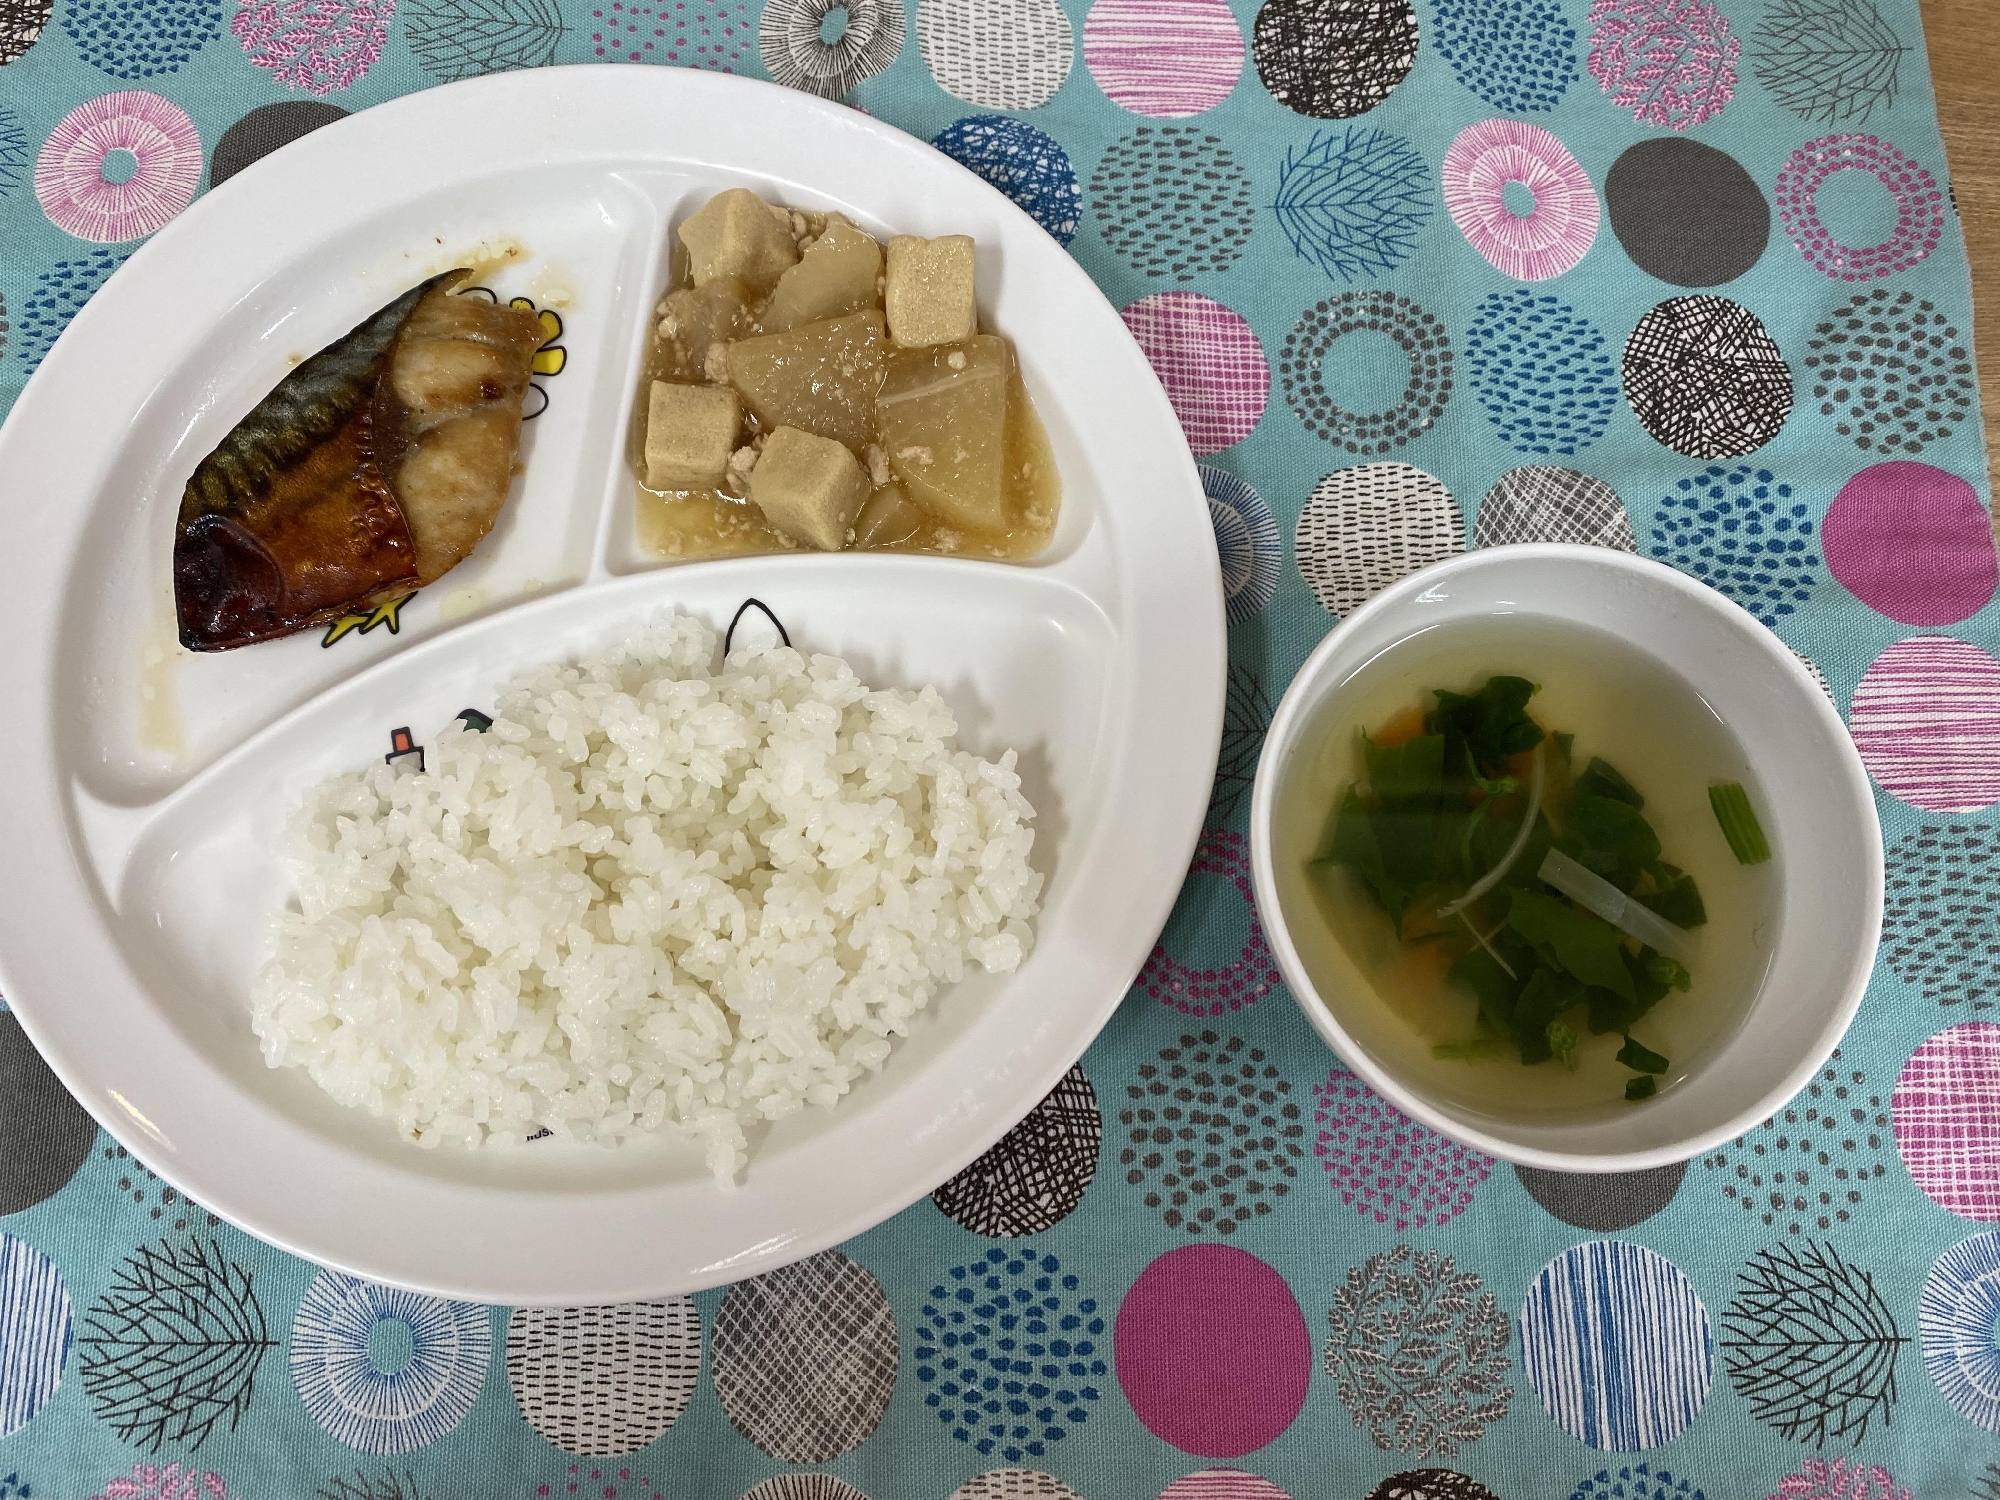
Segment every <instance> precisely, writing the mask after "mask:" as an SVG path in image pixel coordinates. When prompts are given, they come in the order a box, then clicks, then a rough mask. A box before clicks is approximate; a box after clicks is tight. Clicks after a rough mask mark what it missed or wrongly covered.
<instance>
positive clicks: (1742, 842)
mask: <svg viewBox="0 0 2000 1500" xmlns="http://www.w3.org/2000/svg"><path fill="white" fill-rule="evenodd" d="M1708 805H1709V806H1710V807H1712V808H1713V809H1714V810H1715V821H1716V822H1718V823H1720V824H1721V825H1722V836H1723V837H1724V838H1726V839H1728V840H1729V852H1730V853H1732V854H1734V855H1735V856H1736V862H1737V863H1738V864H1739V865H1761V864H1762V863H1764V861H1765V860H1767V859H1769V858H1770V857H1771V846H1770V844H1769V843H1767V842H1766V841H1765V839H1764V826H1763V824H1761V823H1759V822H1758V821H1757V814H1756V811H1755V810H1754V809H1753V808H1752V807H1751V806H1750V794H1749V793H1748V792H1746V791H1744V790H1743V783H1742V782H1740V781H1725V782H1721V783H1718V784H1717V785H1715V786H1712V787H1710V788H1709V789H1708Z"/></svg>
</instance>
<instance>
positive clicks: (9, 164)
mask: <svg viewBox="0 0 2000 1500" xmlns="http://www.w3.org/2000/svg"><path fill="white" fill-rule="evenodd" d="M30 154H31V153H30V152H29V150H28V132H27V131H25V130H23V129H22V128H21V122H20V121H19V120H17V119H15V118H14V112H13V111H12V110H10V109H5V108H0V198H4V197H6V196H7V195H8V194H9V193H11V192H12V191H13V190H14V189H15V188H17V187H19V186H20V185H21V183H22V180H23V179H24V178H26V177H27V175H28V158H29V156H30Z"/></svg>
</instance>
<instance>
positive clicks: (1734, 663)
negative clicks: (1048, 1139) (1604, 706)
mask: <svg viewBox="0 0 2000 1500" xmlns="http://www.w3.org/2000/svg"><path fill="white" fill-rule="evenodd" d="M1505 615H1516V616H1523V615H1524V616H1529V617H1539V618H1541V619H1544V620H1548V621H1551V622H1565V623H1572V624H1577V625H1582V626H1586V627H1593V628H1595V629H1596V630H1598V631H1601V632H1605V633H1608V634H1610V635H1612V636H1614V637H1617V638H1619V639H1620V640H1622V641H1623V642H1624V643H1625V644H1626V645H1627V646H1628V647H1630V648H1634V649H1636V650H1638V651H1640V652H1643V653H1645V654H1646V655H1648V656H1650V657H1652V658H1653V659H1654V660H1655V661H1657V662H1659V663H1661V664H1662V665H1664V666H1666V667H1667V668H1669V669H1671V670H1672V671H1673V672H1674V673H1675V674H1676V675H1677V676H1678V677H1680V678H1681V679H1682V680H1683V681H1685V682H1686V683H1687V684H1688V685H1689V686H1691V687H1692V688H1693V689H1694V691H1695V692H1696V693H1697V694H1699V696H1700V697H1701V698H1702V699H1703V700H1704V701H1705V702H1706V703H1707V704H1708V705H1709V707H1710V708H1712V709H1713V710H1714V711H1715V712H1716V713H1717V714H1718V715H1720V717H1721V718H1722V721H1723V722H1724V724H1726V725H1727V726H1728V727H1729V729H1730V730H1731V731H1732V732H1733V734H1734V736H1735V738H1736V740H1737V741H1738V742H1739V744H1740V745H1741V748H1742V750H1743V752H1744V754H1745V757H1746V758H1747V759H1748V761H1749V763H1750V765H1751V766H1752V767H1753V768H1755V769H1756V771H1757V773H1758V780H1759V781H1760V782H1761V783H1762V786H1761V798H1762V801H1761V805H1760V807H1759V816H1760V818H1761V820H1762V822H1763V825H1764V829H1765V832H1766V835H1767V836H1768V838H1769V841H1770V844H1771V847H1772V850H1773V854H1774V861H1775V863H1774V866H1773V869H1774V870H1775V872H1776V874H1777V877H1778V881H1777V894H1776V896H1775V910H1776V914H1777V924H1778V925H1777V930H1776V936H1775V938H1774V939H1773V940H1772V951H1771V961H1770V966H1769V969H1768V970H1767V972H1766V974H1765V977H1764V981H1763V984H1762V986H1761V987H1760V988H1759V989H1758V991H1757V993H1756V995H1755V997H1754V998H1753V999H1752V1000H1751V1002H1750V1005H1749V1008H1748V1010H1747V1011H1746V1012H1745V1013H1744V1014H1743V1017H1742V1020H1741V1021H1740V1023H1739V1024H1738V1025H1737V1026H1736V1028H1735V1030H1734V1031H1733V1033H1731V1034H1729V1035H1728V1036H1727V1037H1726V1039H1724V1040H1722V1041H1721V1042H1719V1043H1718V1044H1717V1046H1716V1047H1715V1048H1714V1049H1713V1050H1712V1051H1711V1053H1710V1054H1709V1055H1708V1056H1707V1057H1706V1058H1704V1059H1703V1060H1701V1061H1700V1062H1699V1063H1698V1064H1697V1065H1696V1067H1695V1068H1694V1070H1693V1071H1692V1072H1691V1073H1690V1075H1689V1076H1688V1077H1686V1078H1685V1079H1683V1080H1681V1081H1680V1082H1679V1083H1677V1084H1675V1085H1674V1086H1673V1087H1671V1088H1668V1089H1666V1090H1664V1091H1663V1092H1662V1093H1661V1094H1660V1096H1659V1097H1658V1098H1656V1099H1653V1100H1651V1101H1648V1102H1647V1103H1645V1104H1642V1105H1637V1106H1621V1107H1618V1108H1615V1109H1605V1110H1602V1111H1596V1112H1591V1113H1588V1114H1583V1115H1577V1116H1574V1117H1561V1116H1553V1115H1551V1114H1548V1113H1546V1112H1543V1113H1541V1114H1539V1115H1537V1114H1535V1113H1533V1112H1530V1111H1523V1112H1522V1114H1521V1115H1520V1116H1519V1117H1511V1116H1509V1115H1507V1114H1506V1113H1504V1112H1502V1111H1499V1110H1495V1109H1488V1108H1478V1107H1473V1106H1469V1105H1467V1104H1465V1103H1463V1102H1460V1101H1457V1100H1454V1099H1451V1098H1448V1097H1444V1096H1442V1095H1441V1094H1440V1092H1439V1091H1438V1090H1437V1089H1436V1088H1435V1087H1433V1086H1429V1085H1427V1084H1426V1082H1425V1081H1424V1080H1422V1079H1418V1078H1414V1077H1411V1076H1409V1075H1410V1074H1411V1071H1412V1070H1411V1069H1410V1067H1409V1066H1408V1064H1406V1063H1405V1064H1401V1065H1400V1066H1398V1065H1396V1064H1393V1063H1391V1062H1389V1061H1386V1060H1385V1059H1384V1057H1383V1056H1381V1055H1380V1054H1379V1052H1378V1051H1377V1050H1375V1049H1372V1048H1371V1047H1370V1046H1368V1045H1366V1044H1365V1043H1364V1041H1363V1039H1362V1036H1361V1030H1362V1028H1359V1027H1357V1026H1354V1025H1352V1024H1344V1023H1343V1020H1342V1004H1343V1000H1342V993H1341V991H1342V990H1343V989H1345V988H1346V987H1347V986H1358V985H1365V984H1367V982H1368V981H1367V980H1365V979H1364V978H1363V977H1362V975H1361V971H1360V970H1359V968H1358V967H1356V966H1354V964H1353V963H1352V961H1351V960H1347V961H1345V962H1344V963H1343V962H1342V961H1341V960H1342V959H1343V958H1344V950H1341V949H1340V948H1339V945H1338V943H1337V942H1335V941H1332V940H1330V938H1329V937H1328V935H1327V934H1326V930H1325V927H1324V920H1323V918H1322V917H1321V916H1320V914H1319V913H1318V912H1317V911H1316V910H1306V909H1303V908H1304V907H1305V906H1306V905H1307V904H1309V903H1310V897H1309V896H1307V895H1305V894H1303V893H1302V892H1301V891H1300V890H1299V889H1297V888H1296V884H1295V883H1292V882H1280V881H1278V880H1277V879H1276V878H1275V875H1274V864H1273V848H1272V846H1273V842H1274V837H1273V833H1274V830H1273V816H1274V806H1275V805H1276V804H1277V801H1278V792H1279V788H1280V787H1281V786H1282V785H1284V784H1285V782H1286V779H1287V777H1288V775H1291V774H1295V773H1298V772H1299V771H1300V769H1301V767H1302V766H1303V764H1304V762H1302V761H1301V760H1300V759H1299V757H1301V756H1304V755H1308V754H1310V753H1311V752H1312V751H1313V750H1315V749H1316V748H1317V747H1318V746H1319V744H1321V743H1322V737H1323V735H1324V733H1325V732H1327V729H1328V727H1329V726H1331V725H1333V724H1336V723H1338V722H1339V721H1340V718H1341V710H1340V700H1341V698H1342V695H1343V694H1344V693H1345V692H1346V691H1347V689H1348V687H1349V684H1350V683H1351V682H1352V681H1353V679H1354V676H1355V674H1356V672H1357V671H1359V669H1360V668H1361V667H1362V666H1363V665H1364V664H1366V663H1367V662H1369V661H1370V660H1372V659H1373V658H1374V657H1376V656H1377V655H1378V654H1379V653H1380V652H1382V651H1384V650H1385V649H1387V648H1388V647H1390V646H1392V645H1394V644H1395V643H1397V642H1399V641H1403V640H1405V639H1407V638H1408V637H1410V636H1411V635H1413V634H1415V633H1416V632H1418V631H1421V630H1425V629H1427V628H1430V627H1435V626H1438V625H1441V624H1447V623H1451V622H1462V621H1467V620H1476V619H1480V618H1493V617H1498V616H1505ZM1278 842H1279V843H1281V844H1286V845H1290V846H1292V847H1293V848H1294V849H1296V846H1297V843H1298V840H1297V839H1296V838H1290V837H1286V838H1280V839H1279V840H1278ZM1281 857H1282V856H1281ZM1250 863H1251V879H1252V881H1253V882H1254V884H1255V887H1256V893H1257V907H1258V910H1259V912H1260V914H1261V915H1262V918H1263V923H1264V930H1265V933H1266V935H1267V937H1268V939H1269V942H1270V945H1271V951H1272V953H1273V954H1274V955H1275V956H1276V958H1277V961H1278V967H1279V969H1280V971H1281V972H1282V973H1283V974H1284V976H1285V981H1286V983H1287V984H1289V985H1290V986H1291V990H1292V993H1293V995H1294V996H1296V997H1297V999H1298V1002H1299V1007H1300V1009H1301V1010H1303V1011H1304V1012H1305V1016H1306V1019H1307V1020H1308V1021H1310V1022H1311V1023H1312V1025H1313V1026H1314V1027H1315V1028H1316V1029H1317V1030H1318V1031H1319V1033H1320V1035H1321V1036H1323V1037H1325V1038H1326V1040H1327V1043H1328V1044H1329V1045H1330V1046H1331V1047H1332V1048H1333V1049H1334V1050H1335V1051H1336V1052H1338V1053H1339V1054H1340V1056H1341V1058H1342V1059H1343V1060H1344V1061H1345V1062H1346V1063H1347V1065H1348V1066H1349V1067H1350V1068H1352V1069H1353V1070H1354V1071H1355V1073H1356V1074H1357V1075H1359V1076H1360V1077H1361V1078H1363V1079H1364V1080H1366V1081H1367V1083H1368V1084H1369V1086H1370V1087H1371V1088H1373V1089H1374V1090H1375V1091H1376V1092H1377V1093H1379V1094H1380V1095H1382V1097H1383V1098H1385V1099H1387V1100H1389V1101H1390V1102H1391V1103H1392V1104H1394V1105H1395V1106H1396V1107H1397V1108H1398V1109H1401V1110H1402V1111H1403V1112H1404V1113H1405V1114H1408V1115H1409V1116H1410V1117H1411V1118H1413V1119H1416V1120H1419V1121H1421V1122H1422V1123H1424V1124H1425V1125H1428V1126H1429V1127H1430V1128H1431V1129H1433V1130H1436V1131H1438V1132H1439V1133H1440V1134H1443V1135H1447V1136H1450V1137H1452V1138H1453V1139H1454V1140H1458V1141H1462V1142H1464V1143H1465V1144H1466V1145H1468V1146H1472V1147H1474V1148H1476V1149H1477V1150H1480V1151H1484V1152H1486V1153H1488V1154H1489V1155H1492V1156H1497V1157H1500V1158H1502V1159H1503V1160H1507V1161H1513V1162H1518V1163H1520V1164H1522V1165H1524V1166H1533V1167H1546V1168H1551V1169H1554V1170H1558V1171H1570V1172H1613V1171H1634V1170H1639V1169H1642V1168H1646V1167H1656V1166H1663V1165H1666V1164H1668V1163H1670V1162H1676V1161H1683V1160H1685V1159H1687V1158H1689V1157H1691V1156H1695V1155H1698V1154H1699V1153H1701V1152H1703V1151H1707V1150H1710V1149H1711V1148H1713V1147H1715V1146H1717V1145H1719V1144H1721V1143H1722V1142H1724V1141H1727V1140H1729V1139H1730V1138H1732V1137H1734V1136H1737V1135H1740V1134H1741V1133H1742V1132H1743V1131H1744V1130H1746V1129H1748V1128H1750V1127H1751V1126H1754V1125H1756V1124H1757V1123H1758V1122H1760V1121H1762V1120H1764V1119H1766V1118H1767V1117H1769V1116H1770V1115H1771V1114H1772V1113H1773V1112H1774V1111H1776V1110H1777V1109H1778V1108H1780V1107H1781V1106H1782V1105H1783V1104H1784V1103H1785V1101H1786V1100H1788V1099H1790V1098H1791V1097H1792V1096H1793V1095H1794V1094H1796V1093H1797V1092H1798V1091H1799V1090H1800V1089H1801V1088H1803V1087H1804V1086H1805V1085H1806V1084H1807V1083H1808V1082H1809V1081H1810V1080H1811V1079H1812V1077H1813V1075H1814V1073H1816V1072H1817V1071H1818V1070H1819V1069H1820V1068H1821V1067H1822V1066H1824V1065H1825V1063H1826V1060H1827V1058H1828V1056H1829V1055H1831V1053H1832V1052H1833V1049H1834V1047H1835V1046H1836V1045H1838V1044H1839V1041H1840V1038H1841V1036H1842V1034H1843V1033H1844V1032H1845V1031H1846V1030H1847V1026H1848V1023H1849V1022H1850V1021H1851V1020H1853V1018H1854V1013H1855V1011H1856V1009H1857V1008H1858V1007H1859V1006H1860V1003H1861V996H1862V992H1863V991H1864V990H1865V989H1866V988H1867V984H1868V977H1869V972H1870V970H1871V969H1872V968H1873V966H1874V962H1875V947H1876V942H1877V939H1878V937H1879V936H1880V932H1881V925H1882V831H1881V827H1880V825H1879V823H1878V822H1877V820H1876V815H1875V798H1874V794H1873V792H1872V791H1871V789H1870V787H1869V783H1868V774H1867V772H1866V770H1865V769H1864V768H1863V767H1862V764H1861V758H1860V756H1858V755H1857V754H1856V753H1855V750H1854V743H1853V741H1852V740H1851V739H1850V738H1849V737H1848V733H1847V729H1846V726H1845V725H1844V724H1842V722H1841V720H1840V715H1839V713H1838V712H1837V711H1836V710H1835V708H1834V706H1833V704H1832V702H1831V701H1830V700H1829V699H1828V697H1827V695H1826V693H1825V692H1824V691H1823V689H1822V688H1821V687H1820V685H1819V684H1818V683H1817V682H1816V681H1815V680H1814V678H1813V676H1812V674H1811V673H1810V672H1809V671H1808V670H1807V669H1806V667H1805V665H1804V664H1803V663H1802V662H1801V661H1800V659H1799V658H1798V657H1797V656H1795V655H1794V654H1793V653H1792V651H1791V650H1790V649H1789V648H1788V647H1787V646H1786V645H1785V644H1784V643H1783V642H1782V641H1780V640H1779V639H1778V638H1777V637H1776V636H1775V635H1773V634H1772V633H1771V632H1770V631H1768V630H1766V629H1765V628H1764V627H1763V626H1762V625H1761V624H1759V623H1758V622H1757V621H1756V620H1755V619H1753V618H1752V617H1751V616H1750V615H1749V614H1747V613H1745V612H1744V611H1743V610H1742V609H1741V608H1739V607H1738V606H1737V605H1735V604H1733V603H1731V602H1730V601H1729V600H1728V599H1725V598H1724V597H1723V596H1722V595H1721V594H1718V593H1716V592H1715V591H1714V590H1712V589H1710V588H1708V587H1707V586H1705V585H1703V584H1700V583H1697V582H1696V581H1695V580H1693V579H1692V578H1689V577H1687V576H1685V575H1684V574H1681V573H1677V572H1675V571H1674V570H1673V569H1671V568H1667V567H1662V566H1661V565H1660V564H1658V563H1653V562H1648V561H1646V560H1645V559H1643V558H1639V557H1634V556H1632V555H1630V554H1628V553H1624V552H1617V551H1613V550H1611V549H1609V548H1601V547H1572V546H1559V545H1553V544H1535V545H1528V546H1514V547H1498V548H1493V549H1490V550H1485V551H1479V552H1472V553H1467V554H1465V555H1463V556H1459V557H1454V558H1451V559H1449V560H1447V561H1445V562H1441V563H1438V564H1436V565H1435V566H1433V567H1429V568H1425V569H1424V570H1423V571H1422V572H1419V573H1414V574H1412V575H1411V576H1410V577H1408V578H1405V579H1403V580H1402V581H1401V582H1399V583H1397V584H1394V585H1393V586H1391V587H1390V588H1388V589H1385V590H1384V591H1383V592H1382V593H1380V594H1378V595H1376V596H1375V597H1374V598H1373V599H1371V600H1370V601H1369V602H1368V603H1366V604H1365V605H1363V606H1362V607H1361V608H1359V609H1357V610H1356V611H1354V613H1352V614H1351V615H1349V616H1348V617H1347V618H1346V619H1345V620H1343V621H1342V622H1341V623H1340V624H1339V625H1338V626H1336V627H1335V628H1334V630H1333V631H1332V632H1331V633H1330V634H1329V635H1328V636H1327V638H1326V639H1325V640H1324V641H1322V642H1321V643H1320V645H1319V647H1318V649H1316V650H1315V651H1314V652H1313V654H1312V656H1311V657H1310V658H1308V660H1307V661H1306V664H1305V666H1304V667H1303V668H1302V669H1301V670H1300V672H1299V674H1298V676H1297V677H1295V678H1294V679H1293V680H1292V684H1291V687H1290V688H1289V689H1288V690H1287V692H1286V693H1285V697H1284V701H1283V702H1281V703H1280V704H1279V705H1278V711H1277V713H1276V714H1275V715H1274V716H1273V718H1272V720H1271V727H1270V729H1269V731H1268V732H1267V734H1266V736H1265V740H1264V749H1263V753H1262V755H1261V756H1260V758H1259V760H1258V763H1257V781H1256V787H1255V790H1254V791H1253V793H1252V796H1251V803H1250ZM1309 923H1310V924H1313V925H1312V926H1311V927H1308V926H1307V924H1309ZM1295 934H1297V937H1295ZM1299 937H1303V938H1305V939H1307V940H1308V941H1307V945H1308V946H1309V947H1311V948H1312V949H1313V950H1314V951H1315V953H1316V956H1317V957H1318V958H1319V959H1320V960H1321V962H1320V963H1319V965H1318V968H1319V982H1316V980H1315V976H1314V974H1313V973H1310V972H1308V970H1307V967H1306V964H1305V962H1304V961H1303V960H1302V958H1301V956H1300V942H1299V941H1298V938H1299ZM1329 953H1332V954H1334V955H1335V957H1334V960H1333V961H1332V962H1330V963H1329V962H1328V961H1327V955H1328V954H1329ZM1329 971H1332V972H1329ZM1353 1019H1354V1016H1353V1014H1352V1013H1351V1012H1350V1016H1349V1021H1350V1022H1351V1021H1352V1020H1353Z"/></svg>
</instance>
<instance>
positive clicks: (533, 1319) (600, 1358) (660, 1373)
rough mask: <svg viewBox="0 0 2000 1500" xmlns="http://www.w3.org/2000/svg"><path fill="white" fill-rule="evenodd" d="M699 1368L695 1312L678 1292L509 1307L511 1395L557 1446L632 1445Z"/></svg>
mask: <svg viewBox="0 0 2000 1500" xmlns="http://www.w3.org/2000/svg"><path fill="white" fill-rule="evenodd" d="M700 1371H701V1317H700V1315H699V1314H698V1313H696V1311H695V1307H694V1303H692V1302H690V1301H689V1300H688V1299H687V1298H686V1297H669V1298H665V1299H663V1300H661V1301H657V1302H626V1303H620V1304H617V1305H615V1306H607V1307H517V1308H515V1309H514V1311H513V1313H512V1314H510V1315H509V1317H508V1319H507V1384H508V1385H509V1386H510V1387H511V1388H512V1390H513V1392H514V1404H515V1405H516V1406H518V1407H519V1408H520V1409H521V1415H522V1417H524V1418H525V1419H526V1420H527V1423H528V1425H529V1426H530V1427H532V1428H534V1429H535V1431H536V1432H537V1433H538V1434H540V1435H541V1437H542V1440H543V1441H544V1442H546V1443H548V1444H549V1445H550V1446H551V1447H555V1448H560V1449H562V1450H563V1452H565V1453H574V1454H577V1455H579V1456H581V1457H584V1458H609V1457H611V1456H612V1455H613V1454H618V1453H636V1452H637V1451H638V1450H639V1449H641V1448H643V1447H645V1446H646V1445H647V1444H648V1443H651V1442H653V1441H655V1440H656V1439H658V1438H659V1437H660V1435H661V1434H663V1433H664V1432H666V1430H667V1429H668V1428H669V1427H671V1426H673V1425H674V1423H675V1422H676V1421H678V1420H679V1418H680V1415H681V1413H682V1412H683V1411H685V1410H687V1404H688V1401H689V1399H690V1398H691V1397H692V1396H693V1395H694V1388H695V1381H696V1379H697V1377H698V1376H699V1374H700Z"/></svg>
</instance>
